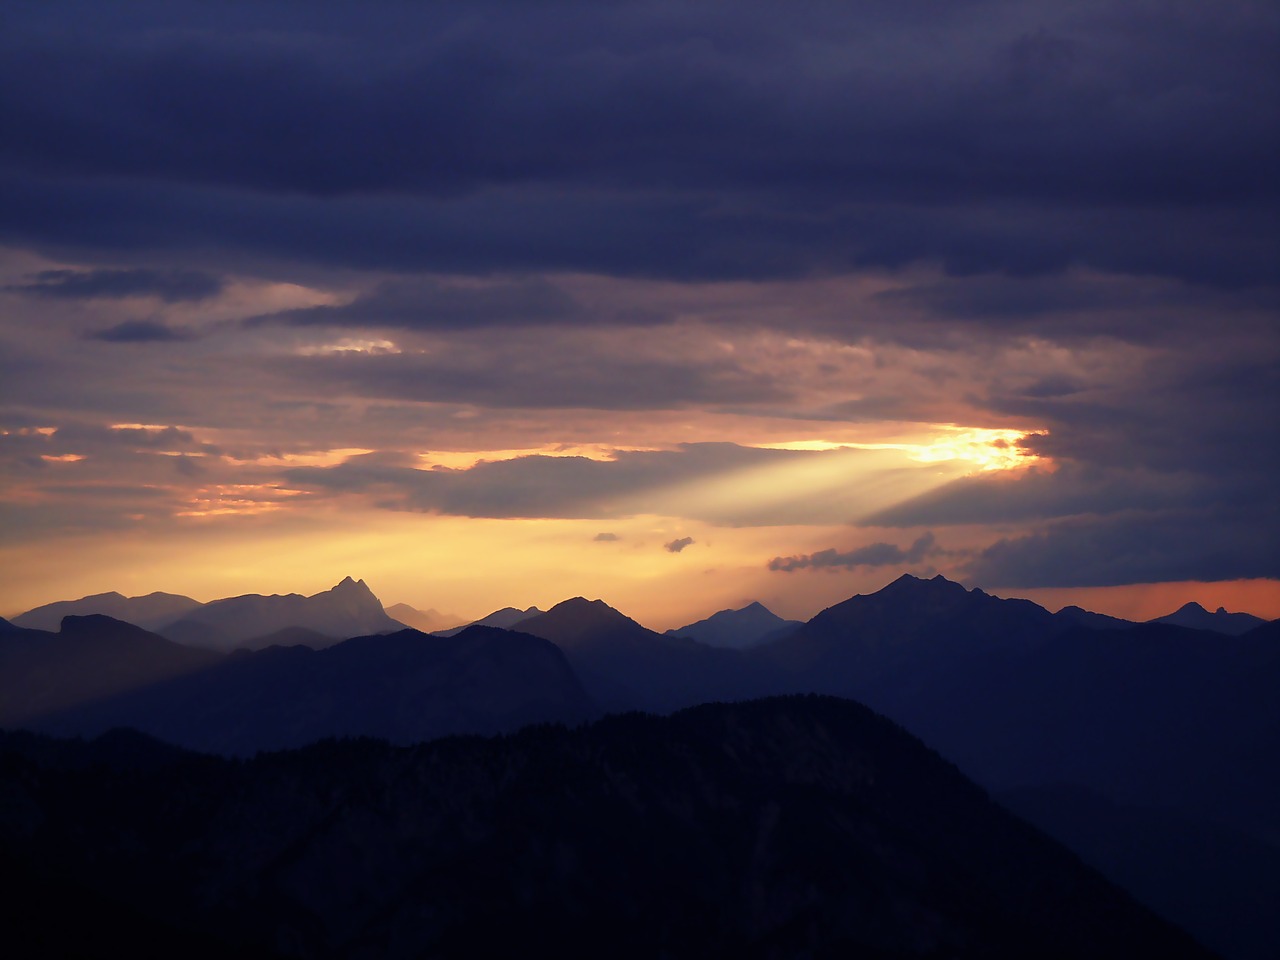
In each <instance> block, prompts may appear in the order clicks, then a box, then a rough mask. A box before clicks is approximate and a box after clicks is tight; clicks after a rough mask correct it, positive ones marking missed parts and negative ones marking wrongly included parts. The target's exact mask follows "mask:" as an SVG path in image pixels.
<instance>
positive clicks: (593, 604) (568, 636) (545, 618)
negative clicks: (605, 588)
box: [518, 597, 656, 644]
mask: <svg viewBox="0 0 1280 960" xmlns="http://www.w3.org/2000/svg"><path fill="white" fill-rule="evenodd" d="M518 629H519V630H520V631H521V632H523V633H531V634H533V635H534V636H535V637H542V638H543V639H544V640H550V641H552V642H553V643H557V644H566V643H568V644H572V643H576V642H578V641H580V640H585V639H588V638H591V637H596V636H600V635H603V634H610V635H615V634H619V633H622V634H628V635H640V634H648V633H650V632H651V631H649V630H647V629H645V628H644V627H642V626H641V625H640V624H638V623H636V621H634V620H632V619H631V618H630V617H628V616H627V615H626V614H624V613H621V612H619V611H617V610H615V609H614V608H613V607H611V606H609V605H608V604H607V603H605V602H604V601H603V600H588V599H586V598H585V597H573V598H572V599H570V600H563V601H561V602H560V603H557V604H556V605H555V606H554V607H552V608H551V609H550V610H548V611H547V612H546V613H543V614H539V615H538V616H536V617H530V618H529V619H528V620H524V621H521V623H520V624H518ZM654 635H655V636H656V634H654Z"/></svg>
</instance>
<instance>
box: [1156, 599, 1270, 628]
mask: <svg viewBox="0 0 1280 960" xmlns="http://www.w3.org/2000/svg"><path fill="white" fill-rule="evenodd" d="M1151 622H1152V623H1169V624H1173V625H1174V626H1177V627H1190V628H1191V629H1192V630H1212V631H1213V632H1214V633H1225V634H1227V635H1229V636H1232V637H1238V636H1240V635H1241V634H1245V633H1248V632H1249V631H1250V630H1253V629H1254V628H1256V627H1260V626H1262V625H1263V624H1264V623H1266V621H1265V620H1263V619H1262V618H1261V617H1255V616H1254V615H1253V614H1251V613H1228V612H1227V611H1226V609H1225V608H1224V607H1219V608H1218V609H1217V610H1215V611H1214V612H1213V613H1210V612H1209V611H1208V610H1206V609H1205V608H1204V607H1202V606H1200V604H1198V603H1195V602H1194V601H1193V602H1191V603H1184V604H1183V605H1182V606H1181V607H1179V608H1178V609H1177V610H1175V611H1174V612H1173V613H1170V614H1166V615H1165V616H1163V617H1156V619H1155V620H1152V621H1151Z"/></svg>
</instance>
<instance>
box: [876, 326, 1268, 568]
mask: <svg viewBox="0 0 1280 960" xmlns="http://www.w3.org/2000/svg"><path fill="white" fill-rule="evenodd" d="M1248 342H1249V341H1246V343H1248ZM1237 349H1238V347H1237ZM1253 350H1254V353H1255V356H1254V357H1253V358H1251V359H1242V358H1240V357H1237V356H1234V355H1233V354H1228V355H1227V356H1226V357H1224V358H1220V359H1219V358H1216V357H1215V352H1217V351H1216V350H1215V345H1214V344H1213V343H1212V342H1205V343H1203V344H1202V345H1201V347H1200V354H1201V355H1198V356H1197V355H1194V354H1189V355H1186V356H1179V355H1174V356H1166V357H1163V358H1161V359H1158V360H1153V361H1151V362H1150V363H1148V364H1147V365H1146V366H1145V368H1144V369H1143V370H1142V377H1141V378H1140V379H1138V380H1136V381H1134V382H1119V383H1110V384H1104V383H1099V382H1095V383H1093V384H1092V385H1091V388H1090V390H1089V391H1087V392H1085V393H1083V394H1081V393H1080V392H1078V391H1075V390H1068V389H1060V390H1051V389H1036V390H1031V391H1028V392H1024V393H1022V394H1019V395H1012V394H1010V395H1004V396H997V397H992V398H991V399H990V403H991V405H992V406H993V407H995V408H997V409H1000V410H1002V411H1004V412H1006V413H1007V412H1014V411H1017V412H1018V413H1019V414H1020V415H1024V416H1026V415H1030V416H1035V417H1037V418H1038V419H1039V420H1040V422H1042V423H1044V424H1045V425H1046V427H1047V428H1048V429H1047V433H1045V434H1043V435H1033V436H1029V437H1027V438H1026V439H1025V440H1024V441H1023V444H1024V446H1026V447H1027V448H1028V449H1030V450H1032V451H1035V452H1036V453H1039V454H1041V455H1046V456H1049V457H1052V458H1054V460H1055V461H1057V463H1056V465H1055V466H1054V467H1053V468H1051V469H1043V468H1035V469H1031V470H1027V471H1023V472H1016V473H1009V474H1005V473H1001V472H992V473H984V474H979V475H976V476H972V477H965V478H961V479H959V480H955V481H952V482H950V483H948V484H945V485H944V486H942V487H939V488H938V489H936V490H933V491H930V492H928V493H925V494H923V495H921V496H918V497H916V498H913V499H911V500H908V501H906V502H904V503H901V504H898V505H895V506H893V507H891V508H888V509H886V510H883V511H880V512H877V513H875V514H873V515H870V516H868V517H865V518H863V520H862V522H863V523H865V524H866V525H868V526H901V527H912V526H920V525H926V524H927V525H931V526H937V525H948V524H960V525H1011V524H1019V525H1030V526H1031V527H1032V530H1033V532H1031V533H1028V534H1025V535H1018V536H1007V537H1003V538H1001V539H999V540H998V541H996V542H995V543H993V544H991V545H990V547H989V548H988V549H987V550H986V551H985V552H983V553H982V554H981V555H980V556H979V557H978V558H977V559H975V560H974V561H973V562H972V564H971V565H970V567H969V573H970V576H971V578H972V579H973V580H974V581H975V582H979V583H985V584H989V585H1000V586H1004V587H1032V586H1063V587H1071V586H1086V585H1089V586H1108V585H1115V584H1120V583H1134V582H1159V581H1167V580H1181V579H1198V580H1224V579H1232V578H1236V577H1274V576H1276V575H1277V554H1276V546H1275V545H1276V544H1277V543H1280V537H1278V536H1277V534H1278V533H1280V513H1278V512H1277V510H1276V508H1275V496H1274V489H1275V477H1276V476H1277V474H1278V472H1280V447H1278V446H1277V444H1276V443H1275V436H1276V424H1277V423H1280V343H1277V342H1276V340H1275V338H1274V337H1270V338H1266V339H1261V340H1256V341H1254V342H1253Z"/></svg>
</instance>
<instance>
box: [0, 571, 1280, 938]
mask: <svg viewBox="0 0 1280 960" xmlns="http://www.w3.org/2000/svg"><path fill="white" fill-rule="evenodd" d="M366 593H367V588H364V587H362V586H361V585H359V584H357V583H355V582H354V581H350V582H346V583H345V585H342V584H340V585H339V587H338V588H335V590H334V591H329V593H328V594H322V595H318V596H319V597H322V598H324V597H328V598H329V599H328V600H326V601H325V602H326V603H328V602H329V601H330V600H332V596H331V595H333V594H337V595H338V597H339V599H341V598H342V597H343V596H346V597H348V598H349V599H350V600H351V601H352V602H353V606H354V608H355V609H357V610H364V609H367V608H368V603H367V599H368V598H367V597H366V596H365V594H366ZM258 599H263V598H258ZM303 599H306V598H303ZM255 603H256V601H255ZM268 606H272V605H268ZM339 606H341V604H339ZM531 613H532V615H529V616H526V614H531ZM730 613H734V614H741V613H743V611H731V612H730ZM747 613H748V614H750V613H751V611H750V608H747ZM755 613H756V614H757V615H756V616H753V617H751V619H752V620H762V619H763V620H766V621H767V620H768V617H760V616H758V613H759V612H758V611H756V612H755ZM765 613H767V611H765ZM496 616H498V617H500V618H507V619H512V618H522V619H521V622H520V623H518V624H517V625H516V630H517V631H520V632H516V631H512V630H503V629H496V628H493V627H475V626H472V627H469V628H466V629H464V630H463V631H462V632H461V633H459V634H458V635H456V636H453V637H441V636H427V635H424V634H421V633H417V632H415V631H411V630H403V631H399V632H396V633H391V634H386V635H378V636H362V637H357V638H354V639H351V640H346V641H344V642H340V643H336V644H333V645H332V646H329V647H328V648H327V649H323V650H316V649H312V648H310V647H308V646H293V647H271V648H268V649H265V650H261V651H256V652H249V651H239V652H236V653H233V654H230V655H224V654H219V653H214V652H212V651H208V650H195V649H191V648H187V647H182V646H178V645H176V644H173V643H169V642H168V641H166V640H164V639H163V638H161V637H158V636H155V635H154V634H148V633H146V632H145V631H141V630H139V629H138V628H136V627H132V626H130V625H128V624H123V623H119V622H117V621H112V620H110V619H109V618H105V617H88V618H71V619H68V620H66V621H64V624H63V630H62V632H61V633H60V634H51V633H42V632H39V631H28V630H21V629H14V628H10V629H8V630H5V631H4V632H3V633H0V668H2V669H0V724H3V725H5V726H10V727H12V726H22V727H26V728H28V729H36V730H42V731H45V732H49V733H55V734H61V735H69V734H83V735H94V734H97V733H100V732H102V731H104V730H107V729H110V728H112V727H116V726H129V727H133V728H135V729H138V730H142V731H145V732H147V733H150V734H152V735H155V736H158V737H161V738H163V739H165V740H167V741H170V742H172V743H176V744H181V745H185V746H188V747H192V748H197V749H204V750H209V751H214V752H219V753H223V754H228V755H239V756H250V755H252V754H253V753H255V752H256V751H258V750H260V749H280V748H285V747H294V746H301V745H303V744H306V743H310V742H313V741H315V740H317V739H320V738H322V737H327V736H335V735H344V736H350V735H369V736H378V737H385V738H387V739H390V740H392V741H393V742H397V743H403V744H408V743H413V742H417V741H421V740H426V739H430V738H433V737H439V736H443V735H448V734H456V733H495V732H502V731H511V730H514V729H516V728H518V727H520V726H521V725H523V724H526V723H531V722H539V721H563V722H568V723H575V722H579V721H581V720H584V719H586V718H589V717H593V716H598V715H599V714H600V713H601V712H603V711H617V710H628V709H645V710H649V711H653V712H669V711H671V710H675V709H679V708H681V707H686V706H690V705H693V704H698V703H705V702H711V701H734V700H745V699H750V698H753V697H760V696H767V695H776V694H784V693H809V692H819V693H826V694H831V695H835V696H840V697H844V698H848V699H851V700H857V701H859V702H864V703H866V704H867V705H869V706H870V707H871V708H872V709H875V710H877V711H879V712H881V713H883V714H885V715H886V716H889V717H891V718H892V719H893V720H895V721H896V722H898V723H900V724H902V725H903V726H904V727H905V728H907V729H908V730H910V731H911V732H912V733H914V734H915V735H917V736H920V737H921V738H922V739H923V740H924V741H925V742H926V743H928V744H929V745H930V746H931V747H933V748H934V749H937V750H938V751H939V752H940V753H942V755H943V756H945V757H947V758H948V760H950V761H952V762H954V763H956V764H957V765H958V766H959V767H960V768H961V769H962V770H963V771H964V772H965V774H966V775H968V776H971V777H973V778H974V779H975V780H976V781H978V782H979V783H981V784H982V785H983V786H984V787H986V788H987V789H990V790H993V791H1001V792H1003V791H1015V792H1016V791H1025V790H1026V789H1027V788H1036V789H1037V790H1038V791H1039V792H1038V793H1036V794H1034V796H1035V798H1036V802H1035V803H1034V804H1032V805H1031V806H1029V807H1027V808H1026V809H1027V810H1028V812H1029V813H1030V814H1032V815H1034V816H1035V817H1036V818H1037V822H1039V823H1042V824H1043V825H1044V826H1045V827H1046V829H1049V830H1051V831H1053V832H1054V833H1055V835H1056V836H1058V837H1059V838H1061V839H1063V840H1064V841H1066V842H1069V843H1071V844H1072V845H1073V848H1074V849H1075V850H1076V851H1077V852H1078V853H1080V855H1081V856H1083V857H1085V858H1087V859H1088V860H1089V861H1090V862H1091V863H1093V864H1094V865H1096V866H1100V867H1103V868H1105V869H1106V870H1107V871H1108V872H1109V875H1110V876H1112V877H1113V878H1116V879H1122V880H1123V881H1124V882H1125V883H1126V884H1127V885H1128V887H1129V889H1130V890H1131V891H1132V892H1134V893H1135V894H1136V895H1138V896H1140V897H1142V898H1144V900H1145V901H1146V902H1148V903H1149V904H1151V905H1153V906H1157V907H1159V908H1160V909H1161V910H1162V911H1163V912H1164V915H1165V916H1166V917H1168V918H1170V919H1172V920H1175V921H1176V922H1178V923H1182V924H1186V925H1187V926H1188V928H1189V929H1191V930H1192V931H1193V932H1194V933H1195V934H1196V935H1197V936H1199V937H1200V938H1201V939H1203V940H1204V941H1205V942H1206V943H1209V944H1210V945H1211V946H1213V947H1214V949H1217V950H1218V951H1219V952H1221V953H1223V954H1224V955H1226V956H1228V957H1230V958H1231V960H1274V958H1275V957H1276V956H1278V955H1280V926H1278V925H1277V924H1276V923H1275V922H1273V919H1272V917H1271V914H1272V913H1274V911H1269V910H1267V909H1265V908H1261V909H1260V908H1257V906H1256V904H1257V892H1258V891H1266V890H1273V889H1274V890H1280V858H1277V857H1276V856H1275V855H1274V837H1276V836H1280V764H1277V763H1276V762H1275V761H1276V757H1278V756H1280V697H1277V696H1276V691H1277V690H1278V689H1280V636H1278V633H1280V622H1273V623H1264V624H1262V625H1261V626H1257V627H1255V628H1253V629H1251V630H1249V631H1247V632H1246V633H1244V634H1242V635H1240V636H1229V635H1225V634H1223V633H1221V632H1208V631H1204V630H1196V629H1189V628H1186V627H1181V626H1177V625H1171V624H1167V623H1159V622H1152V623H1146V624H1133V623H1128V622H1126V621H1120V620H1116V619H1114V618H1108V617H1101V616H1099V615H1097V614H1090V613H1089V612H1088V611H1082V610H1078V609H1075V610H1072V609H1068V610H1064V611H1061V612H1059V613H1057V614H1051V613H1049V612H1048V611H1047V610H1045V609H1044V608H1042V607H1039V606H1037V605H1036V604H1034V603H1030V602H1028V601H1025V600H1003V599H1000V598H998V597H993V596H990V595H988V594H986V593H983V592H982V591H981V590H966V589H964V588H963V587H962V586H960V585H959V584H956V583H951V582H949V581H947V580H945V579H944V578H942V577H936V578H934V579H932V580H920V579H916V578H914V577H910V576H906V577H902V578H900V579H899V580H897V581H895V582H894V583H892V584H890V585H889V586H887V587H885V588H884V589H883V590H880V591H878V592H877V593H874V594H870V595H867V596H856V597H852V598H850V599H849V600H846V601H844V602H843V603H840V604H837V605H835V606H833V607H831V608H829V609H827V610H824V611H823V612H822V613H820V614H818V615H817V616H816V617H814V618H813V619H812V620H810V621H809V622H808V623H805V624H802V625H800V626H798V627H794V628H788V629H787V630H785V631H784V632H783V634H782V635H781V636H778V637H776V638H775V639H772V640H770V641H768V642H766V643H762V644H760V645H758V646H753V647H752V648H751V649H745V650H743V649H724V648H721V649H716V648H712V647H708V646H706V645H704V644H701V643H698V642H695V641H693V640H689V639H686V638H683V637H676V636H670V635H668V636H663V635H660V634H657V633H654V632H653V631H650V630H647V629H646V628H644V627H643V626H641V625H640V624H638V623H636V622H635V621H634V620H631V619H630V618H628V617H626V616H624V615H623V614H622V613H620V612H618V611H617V610H614V609H613V608H611V607H609V606H608V605H606V604H604V603H603V602H601V601H598V600H597V601H588V600H585V599H582V598H575V599H573V600H568V601H565V602H563V603H561V604H557V605H556V606H555V607H554V608H553V609H551V610H550V611H548V612H546V613H538V612H536V611H532V612H531V611H529V610H525V611H520V610H515V609H514V608H511V609H507V610H502V611H498V612H497V614H496ZM768 616H769V617H771V616H772V615H768ZM710 619H711V620H715V618H710ZM725 619H726V618H725V617H721V618H720V621H717V623H720V622H721V621H723V620H725ZM729 619H734V618H729ZM1236 622H1238V621H1232V623H1236ZM282 629H283V631H284V632H281V633H277V634H275V635H274V636H275V637H276V638H278V639H283V640H285V641H286V642H292V641H294V640H297V639H302V640H303V641H304V642H305V641H307V638H308V637H310V636H312V634H311V633H310V632H309V631H310V629H311V628H308V627H300V626H293V627H286V628H282ZM324 642H326V643H327V642H328V641H327V640H326V641H324ZM1018 795H1022V796H1026V794H1025V793H1022V794H1017V793H1010V794H1009V796H1011V797H1012V796H1018ZM1082 798H1083V799H1082ZM1117 811H1119V813H1117ZM1140 820H1141V821H1142V822H1145V823H1147V824H1148V825H1149V826H1150V829H1144V830H1135V829H1125V828H1123V827H1117V825H1118V824H1122V823H1128V824H1133V823H1135V822H1138V821H1140ZM1175 824H1179V825H1181V826H1178V827H1175V826H1173V825H1175ZM1189 837H1195V838H1197V839H1196V841H1195V843H1196V844H1197V846H1196V847H1195V849H1194V850H1192V849H1189V847H1188V842H1187V838H1189ZM1189 863H1200V864H1203V865H1204V868H1203V869H1190V868H1188V867H1187V866H1186V865H1187V864H1189ZM1157 864H1165V865H1166V867H1165V868H1163V869H1155V868H1154V866H1153V865H1157ZM1231 891H1234V892H1231Z"/></svg>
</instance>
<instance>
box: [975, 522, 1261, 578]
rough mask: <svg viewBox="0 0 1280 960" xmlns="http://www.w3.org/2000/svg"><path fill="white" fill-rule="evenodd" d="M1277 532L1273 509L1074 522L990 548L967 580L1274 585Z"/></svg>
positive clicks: (976, 559)
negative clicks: (1268, 581) (1253, 581)
mask: <svg viewBox="0 0 1280 960" xmlns="http://www.w3.org/2000/svg"><path fill="white" fill-rule="evenodd" d="M1278 527H1280V516H1278V515H1277V510H1276V508H1275V507H1274V506H1273V505H1264V506H1260V507H1259V506H1256V505H1251V506H1250V507H1249V508H1248V509H1245V510H1240V509H1231V508H1223V507H1219V508H1217V509H1214V510H1201V511H1179V512H1175V513H1147V514H1139V515H1136V516H1122V517H1119V518H1109V519H1106V520H1099V519H1094V518H1088V517H1086V518H1073V519H1071V520H1064V521H1062V522H1059V523H1056V524H1053V525H1051V526H1050V527H1049V528H1048V529H1046V530H1043V531H1041V532H1039V533H1034V534H1028V535H1026V536H1021V537H1009V538H1002V539H1000V540H998V541H996V542H995V543H994V544H992V545H991V546H989V547H988V548H987V549H986V550H984V551H983V552H982V553H981V554H980V555H979V556H978V557H976V558H975V559H974V560H973V561H971V562H970V563H969V564H968V565H967V567H966V573H967V575H968V577H969V578H970V579H972V580H974V581H975V582H978V583H983V584H989V585H992V586H1000V587H1082V586H1116V585H1120V584H1126V583H1161V582H1168V581H1179V580H1205V581H1216V580H1235V579H1245V578H1253V577H1267V578H1272V579H1280V541H1278V540H1277V539H1276V537H1275V531H1276V529H1277V528H1278Z"/></svg>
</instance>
